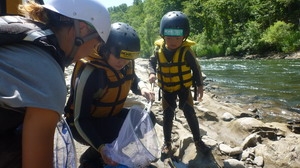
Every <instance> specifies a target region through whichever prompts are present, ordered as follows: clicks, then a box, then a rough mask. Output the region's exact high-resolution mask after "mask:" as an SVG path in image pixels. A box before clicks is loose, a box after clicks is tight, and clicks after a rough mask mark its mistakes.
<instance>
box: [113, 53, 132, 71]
mask: <svg viewBox="0 0 300 168" xmlns="http://www.w3.org/2000/svg"><path fill="white" fill-rule="evenodd" d="M129 62H130V60H127V59H123V58H117V57H116V56H115V55H114V54H109V57H108V60H107V63H108V64H109V65H110V66H111V67H112V68H113V69H114V70H117V71H119V70H121V69H123V68H124V66H126V65H127V64H128V63H129Z"/></svg>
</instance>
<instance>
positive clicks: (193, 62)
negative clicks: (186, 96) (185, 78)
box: [185, 50, 204, 86]
mask: <svg viewBox="0 0 300 168" xmlns="http://www.w3.org/2000/svg"><path fill="white" fill-rule="evenodd" d="M185 59H186V62H187V64H188V65H189V66H190V67H191V70H192V71H193V81H194V82H195V84H196V86H203V85H204V84H203V77H202V72H201V67H200V64H199V63H198V61H197V59H196V57H195V56H194V54H193V52H192V51H190V50H188V51H187V52H186V57H185Z"/></svg>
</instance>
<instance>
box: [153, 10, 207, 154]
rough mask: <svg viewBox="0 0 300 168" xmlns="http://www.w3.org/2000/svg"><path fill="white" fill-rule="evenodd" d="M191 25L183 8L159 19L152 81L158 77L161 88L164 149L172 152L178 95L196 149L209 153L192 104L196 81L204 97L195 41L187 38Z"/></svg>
mask: <svg viewBox="0 0 300 168" xmlns="http://www.w3.org/2000/svg"><path fill="white" fill-rule="evenodd" d="M189 32H190V27H189V21H188V18H187V16H186V15H185V14H184V13H182V12H180V11H171V12H168V13H166V14H165V15H164V16H163V17H162V19H161V22H160V36H161V37H162V38H161V39H159V40H157V41H155V46H156V49H155V52H154V55H152V56H151V57H150V60H149V73H150V75H149V81H150V83H154V82H155V80H156V74H157V80H158V86H159V87H160V89H161V90H162V107H163V115H164V116H163V133H164V145H163V147H162V153H165V154H167V153H169V152H170V150H171V149H172V145H171V142H172V139H171V132H172V126H173V118H174V111H175V109H176V107H177V104H176V100H177V97H179V108H180V109H181V110H182V111H183V112H184V116H185V117H186V120H187V122H188V124H189V127H190V129H191V131H192V134H193V139H194V142H195V145H196V148H197V151H200V152H203V153H207V152H209V151H210V148H209V147H208V146H206V145H205V144H204V142H203V141H202V140H201V136H200V129H199V122H198V120H197V117H196V114H195V110H194V108H193V98H192V95H191V90H190V87H191V86H192V84H193V82H195V84H196V87H197V90H198V93H197V94H198V96H199V97H198V99H202V97H203V78H202V74H201V68H200V65H199V64H198V62H197V60H196V58H195V54H194V52H193V51H192V50H191V48H190V47H191V46H192V45H194V44H195V42H193V41H190V40H188V39H187V37H188V36H189Z"/></svg>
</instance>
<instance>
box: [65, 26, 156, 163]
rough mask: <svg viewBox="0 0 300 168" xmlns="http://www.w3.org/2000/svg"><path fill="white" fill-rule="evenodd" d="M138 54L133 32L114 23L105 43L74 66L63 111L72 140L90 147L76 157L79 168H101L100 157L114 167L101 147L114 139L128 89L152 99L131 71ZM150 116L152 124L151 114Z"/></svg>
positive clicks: (117, 131) (118, 128) (118, 127)
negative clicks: (69, 90) (69, 92)
mask: <svg viewBox="0 0 300 168" xmlns="http://www.w3.org/2000/svg"><path fill="white" fill-rule="evenodd" d="M139 51H140V39H139V37H138V35H137V33H136V31H135V30H134V29H133V28H132V27H131V26H129V25H128V24H125V23H122V22H117V23H114V24H112V25H111V31H110V35H109V38H108V41H107V43H106V44H105V45H103V46H101V47H100V48H99V49H98V51H97V52H95V53H94V54H92V55H90V56H88V57H86V58H84V59H81V60H80V61H79V62H77V63H76V65H75V67H74V72H73V74H72V81H71V95H70V98H69V100H68V103H67V105H66V107H65V112H66V114H67V122H68V123H69V124H70V128H71V130H72V133H73V136H74V138H75V140H77V141H78V142H80V143H82V144H86V145H88V146H90V147H89V148H88V149H87V150H86V151H85V152H84V153H83V154H82V155H81V157H80V164H81V165H80V167H84V168H85V167H89V168H90V167H95V168H99V167H103V163H101V159H100V158H102V160H103V162H104V164H107V165H110V166H116V165H117V164H118V163H116V162H115V161H113V160H112V158H109V156H107V154H106V153H105V151H104V149H105V148H104V146H105V144H109V143H111V142H113V141H114V140H115V139H116V138H117V137H118V134H119V131H120V129H121V126H122V124H123V122H124V120H125V118H126V116H127V114H128V111H129V109H128V108H124V107H123V106H124V103H125V100H126V98H127V96H128V93H129V91H130V90H131V91H132V92H133V93H135V94H138V95H143V96H144V97H146V98H147V100H148V101H152V100H154V93H153V92H151V91H150V90H149V89H148V88H147V87H146V85H145V83H144V82H143V81H141V80H140V79H139V78H138V76H137V75H136V74H135V71H134V59H135V58H137V57H138V56H139ZM72 115H74V116H72ZM150 116H151V118H152V121H153V122H155V117H154V115H153V113H150Z"/></svg>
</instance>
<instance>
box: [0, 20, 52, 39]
mask: <svg viewBox="0 0 300 168" xmlns="http://www.w3.org/2000/svg"><path fill="white" fill-rule="evenodd" d="M46 29H47V27H46V26H45V25H44V24H42V23H39V22H34V21H32V20H29V19H26V18H24V17H21V16H1V17H0V45H4V44H11V43H16V42H21V41H34V40H35V39H37V38H39V37H42V36H46V35H50V34H52V32H51V31H49V30H48V31H47V30H46Z"/></svg>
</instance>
